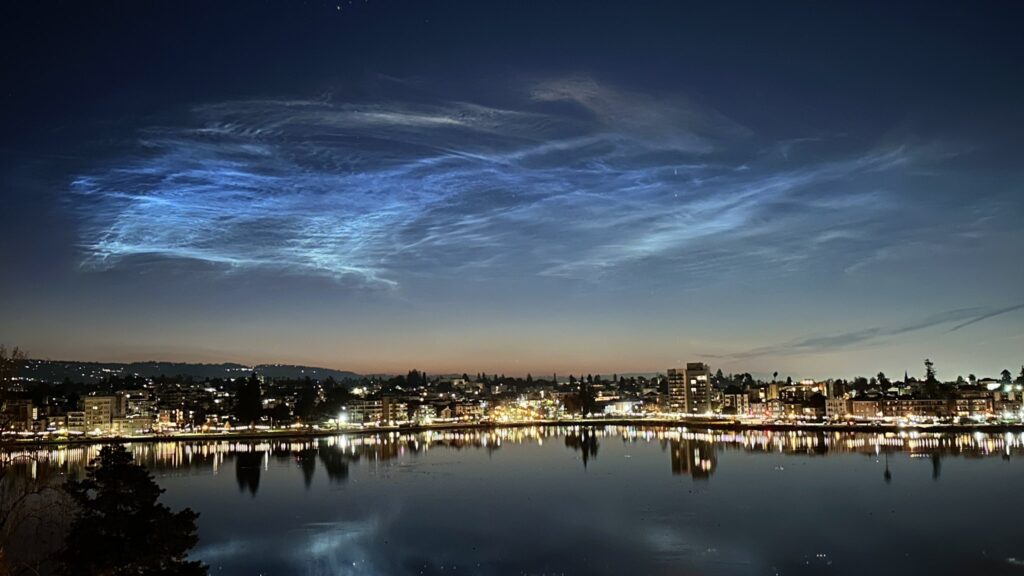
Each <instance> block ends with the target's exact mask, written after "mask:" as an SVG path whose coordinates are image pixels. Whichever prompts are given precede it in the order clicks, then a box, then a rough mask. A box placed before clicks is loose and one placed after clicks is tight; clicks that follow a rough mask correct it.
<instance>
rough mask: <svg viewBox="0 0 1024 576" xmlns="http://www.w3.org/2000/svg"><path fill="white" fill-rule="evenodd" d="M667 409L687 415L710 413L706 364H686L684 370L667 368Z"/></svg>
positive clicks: (709, 374)
mask: <svg viewBox="0 0 1024 576" xmlns="http://www.w3.org/2000/svg"><path fill="white" fill-rule="evenodd" d="M668 408H669V410H670V411H672V412H686V413H687V414H703V413H704V412H710V411H711V368H710V367H709V366H708V365H707V364H704V363H703V362H687V363H686V368H669V370H668Z"/></svg>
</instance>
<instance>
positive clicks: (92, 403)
mask: <svg viewBox="0 0 1024 576" xmlns="http://www.w3.org/2000/svg"><path fill="white" fill-rule="evenodd" d="M122 403H123V397H120V396H86V397H85V398H83V399H82V405H83V408H84V411H85V429H86V430H87V431H90V432H91V431H93V430H100V431H102V432H109V431H110V424H111V422H112V421H113V419H114V418H115V417H119V416H121V415H122V414H123V412H122V410H121V406H122Z"/></svg>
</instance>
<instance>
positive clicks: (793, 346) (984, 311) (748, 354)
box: [709, 303, 1024, 359]
mask: <svg viewBox="0 0 1024 576" xmlns="http://www.w3.org/2000/svg"><path fill="white" fill-rule="evenodd" d="M1021 309H1024V303H1022V304H1016V305H1013V306H1006V307H1002V308H992V307H984V306H978V307H972V308H959V309H956V310H949V311H946V312H942V313H939V314H933V315H931V316H929V317H927V318H924V319H921V320H919V321H916V322H910V323H907V324H901V325H896V326H875V327H871V328H864V329H860V330H854V331H851V332H842V333H839V334H830V335H818V336H807V337H803V338H797V339H794V340H790V341H788V342H783V343H780V344H775V345H771V346H762V347H759V348H753V349H750V350H746V351H743V352H738V353H734V354H720V355H709V356H711V357H716V358H734V359H740V358H755V357H759V356H781V355H793V354H813V353H819V352H832V351H835V350H842V349H846V348H850V347H853V346H856V345H861V344H870V343H873V342H875V341H883V340H885V339H886V338H890V337H893V336H900V335H903V334H908V333H911V332H918V331H922V330H926V329H928V328H934V327H937V326H941V325H944V324H951V323H954V322H957V323H958V324H956V325H955V326H953V327H952V328H950V329H949V330H948V331H947V333H948V332H955V331H957V330H960V329H961V328H965V327H967V326H970V325H972V324H975V323H977V322H982V321H984V320H988V319H990V318H994V317H996V316H1001V315H1003V314H1009V313H1011V312H1015V311H1017V310H1021Z"/></svg>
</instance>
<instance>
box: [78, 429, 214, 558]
mask: <svg viewBox="0 0 1024 576" xmlns="http://www.w3.org/2000/svg"><path fill="white" fill-rule="evenodd" d="M66 490H67V493H68V495H69V496H70V497H71V499H72V501H73V502H74V503H75V504H76V505H77V508H78V509H77V511H76V513H75V516H74V519H73V521H72V523H71V528H70V529H69V531H68V535H67V539H66V540H65V550H64V551H63V552H62V553H61V558H60V559H61V561H62V564H63V565H64V572H65V574H68V575H72V576H77V575H82V576H85V575H90V576H92V575H109V576H122V575H123V576H127V575H138V574H147V575H161V576H172V575H173V576H192V575H195V576H199V575H204V574H207V567H206V566H205V565H203V564H202V563H201V562H198V561H190V560H188V559H187V556H188V552H189V550H190V549H191V548H192V547H193V546H195V544H196V542H197V541H198V540H199V537H198V536H197V535H196V518H197V517H198V516H199V515H198V514H196V513H195V512H193V511H192V510H191V509H188V508H186V509H184V510H182V511H180V512H176V513H175V512H171V509H170V508H168V507H167V506H165V505H163V504H161V503H160V502H159V498H160V494H161V493H162V492H163V489H161V488H160V486H158V485H157V483H156V482H155V481H154V480H153V477H152V476H151V475H150V474H149V471H147V470H146V468H145V467H143V466H140V465H138V464H135V463H134V462H132V455H131V454H130V453H129V452H128V450H127V449H125V447H124V446H123V445H120V444H117V445H113V446H105V447H103V449H102V450H101V451H100V456H99V458H97V459H96V460H94V461H93V463H92V466H90V468H89V471H88V473H87V475H86V478H85V479H84V480H80V481H77V482H69V483H68V485H67V487H66Z"/></svg>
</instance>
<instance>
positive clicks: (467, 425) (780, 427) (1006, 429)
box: [5, 418, 1024, 450]
mask: <svg viewBox="0 0 1024 576" xmlns="http://www.w3.org/2000/svg"><path fill="white" fill-rule="evenodd" d="M532 426H593V427H600V426H641V427H651V428H692V429H702V430H726V431H736V432H740V431H747V430H766V431H772V432H796V431H801V432H851V433H870V432H876V433H892V432H918V433H920V432H924V433H939V434H944V433H945V434H948V433H955V432H981V433H988V434H995V433H1024V422H1022V423H1016V424H1005V423H1004V424H916V425H899V424H893V423H889V422H858V423H855V424H816V423H805V422H793V423H784V424H777V423H763V424H755V423H748V422H740V421H735V420H725V421H723V420H698V419H691V420H674V419H662V418H602V419H583V418H579V419H572V420H564V419H563V420H532V421H523V422H444V423H441V424H416V425H407V426H373V427H366V428H349V429H335V430H327V429H317V430H245V431H240V432H198V433H194V434H190V433H187V434H167V435H159V434H147V435H145V436H100V437H67V438H46V439H39V438H31V439H20V438H19V439H15V440H14V441H13V442H11V444H10V445H9V446H6V447H5V450H13V449H18V448H39V447H48V446H79V445H89V444H111V443H132V444H134V443H139V444H143V443H146V444H151V443H156V442H191V441H199V442H209V441H216V440H271V439H280V440H311V439H317V438H326V437H330V436H338V435H354V436H364V435H371V434H384V433H390V432H398V433H420V432H431V431H450V430H496V429H500V428H528V427H532Z"/></svg>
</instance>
